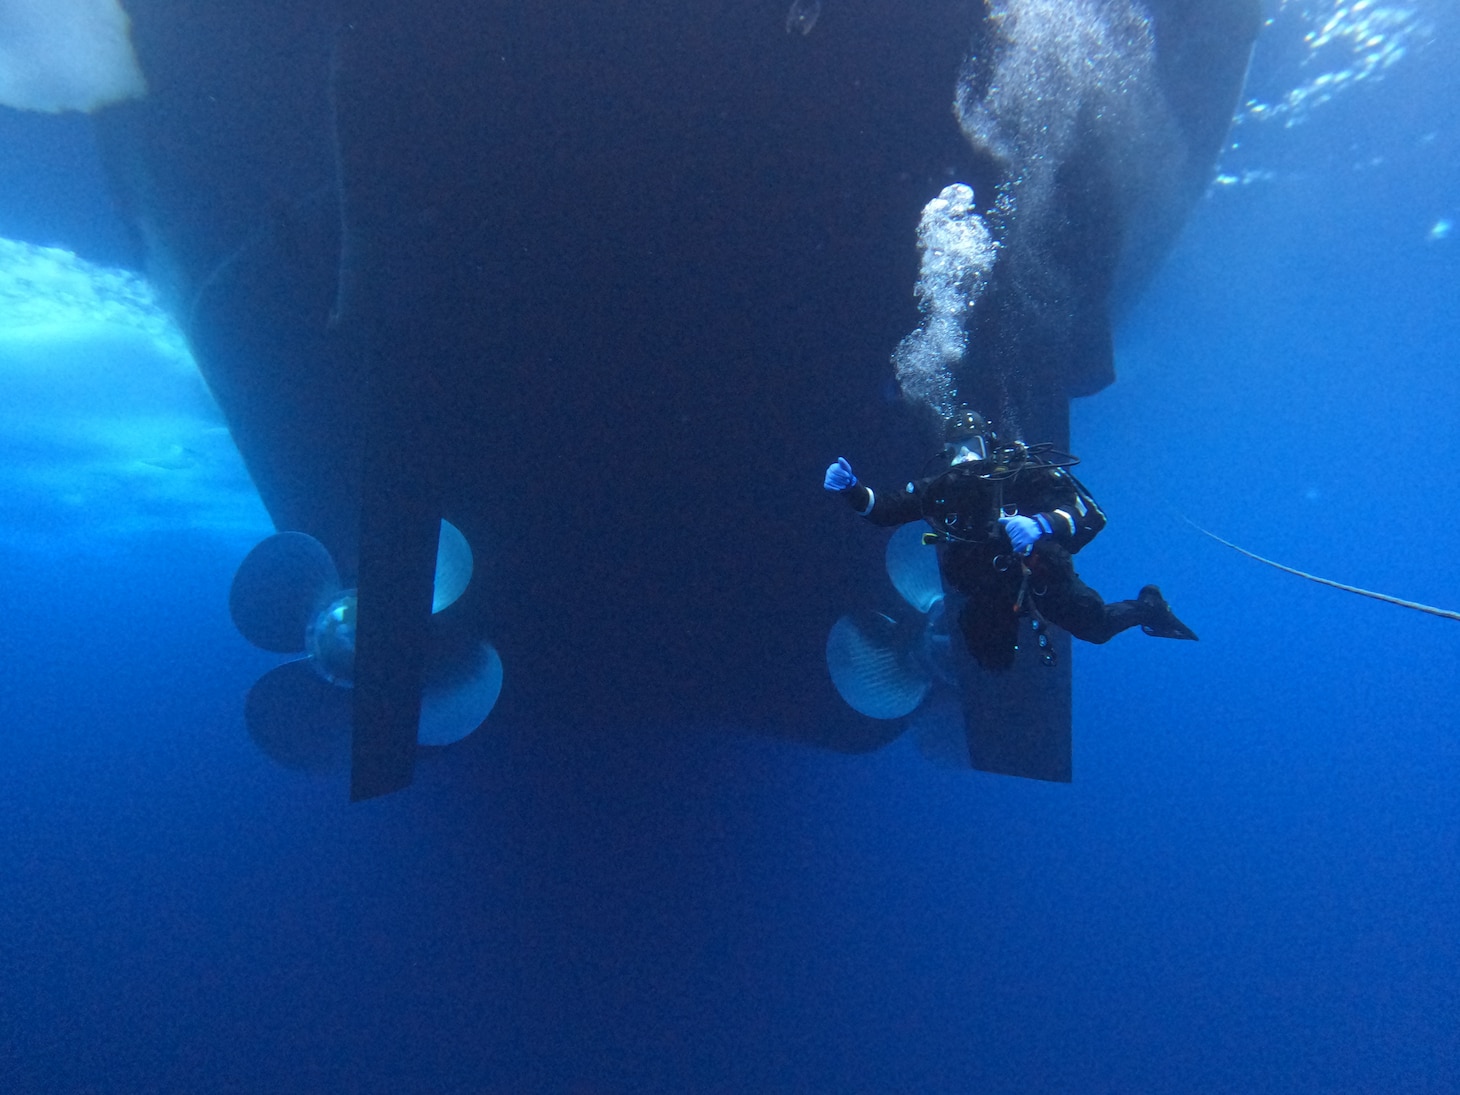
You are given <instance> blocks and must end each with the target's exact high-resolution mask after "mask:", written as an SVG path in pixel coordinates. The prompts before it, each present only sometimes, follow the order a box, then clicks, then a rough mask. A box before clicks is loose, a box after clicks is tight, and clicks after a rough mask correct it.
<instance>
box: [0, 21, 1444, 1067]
mask: <svg viewBox="0 0 1460 1095" xmlns="http://www.w3.org/2000/svg"><path fill="white" fill-rule="evenodd" d="M827 6H828V9H831V5H830V4H828V5H827ZM834 15H835V12H834V10H829V11H828V12H827V13H826V14H825V15H823V21H826V20H828V19H829V18H831V17H833V16H834ZM825 29H826V27H824V26H819V27H818V29H817V33H821V32H822V31H824V30H825ZM1441 41H1443V39H1441ZM1443 52H1444V51H1443V50H1442V49H1441V47H1440V45H1439V44H1437V45H1436V46H1434V47H1431V49H1430V50H1429V51H1428V52H1426V53H1421V54H1418V55H1415V56H1412V57H1410V58H1408V59H1407V60H1406V62H1405V64H1403V65H1401V66H1396V68H1395V69H1394V70H1393V72H1392V73H1391V74H1390V75H1389V77H1388V78H1387V79H1386V80H1385V81H1384V82H1383V83H1376V84H1372V85H1366V86H1364V87H1362V88H1359V89H1355V91H1354V92H1353V93H1352V94H1350V95H1349V96H1348V97H1347V98H1346V99H1344V100H1342V101H1336V102H1335V103H1333V104H1330V105H1329V107H1328V108H1327V113H1326V114H1319V115H1315V117H1314V118H1313V119H1312V120H1311V121H1310V122H1309V123H1308V124H1307V125H1306V126H1305V127H1303V128H1302V129H1300V130H1294V131H1292V133H1291V135H1290V136H1288V137H1286V138H1284V139H1283V140H1282V141H1277V140H1275V141H1274V143H1273V144H1272V145H1271V146H1270V147H1271V148H1272V149H1278V148H1280V149H1282V152H1281V157H1280V162H1278V161H1274V162H1278V166H1279V167H1280V168H1281V170H1279V171H1278V173H1277V177H1276V178H1274V179H1271V180H1269V181H1266V182H1263V183H1260V184H1254V185H1250V186H1246V187H1240V188H1234V189H1229V190H1223V191H1220V192H1218V193H1216V194H1214V195H1213V196H1211V197H1210V198H1209V199H1207V200H1206V201H1205V202H1204V203H1203V204H1202V206H1201V207H1200V208H1199V209H1198V211H1197V212H1196V214H1195V215H1194V217H1193V218H1192V220H1191V222H1190V224H1189V226H1188V228H1187V231H1186V233H1185V235H1184V236H1183V238H1182V240H1181V243H1180V245H1179V246H1178V248H1177V250H1176V252H1175V253H1174V254H1173V255H1172V256H1171V258H1170V260H1169V261H1168V263H1167V264H1166V266H1165V267H1164V269H1163V271H1162V273H1161V274H1160V276H1159V278H1158V280H1157V281H1156V283H1155V284H1154V285H1153V286H1152V288H1151V290H1150V291H1149V293H1148V294H1147V295H1146V296H1145V297H1144V298H1143V300H1142V302H1141V303H1140V305H1139V307H1138V309H1137V310H1136V312H1135V313H1134V314H1133V315H1131V316H1130V317H1129V318H1128V320H1127V321H1126V323H1125V324H1124V326H1123V328H1122V329H1121V332H1120V335H1119V339H1118V347H1117V368H1118V371H1119V374H1120V376H1119V380H1118V382H1117V383H1116V385H1115V386H1113V387H1112V388H1110V389H1109V390H1107V391H1106V392H1104V393H1102V394H1101V395H1099V396H1096V397H1093V398H1091V399H1088V400H1084V401H1081V402H1080V403H1078V404H1077V405H1076V409H1075V416H1074V430H1073V436H1074V444H1075V447H1076V449H1077V451H1079V452H1080V453H1081V455H1082V456H1083V457H1084V464H1083V466H1082V477H1083V478H1084V480H1085V481H1086V482H1087V484H1088V485H1089V486H1090V487H1091V488H1092V489H1093V490H1094V491H1095V493H1096V495H1097V496H1098V497H1099V499H1100V501H1101V504H1102V506H1103V507H1104V509H1105V511H1106V513H1107V515H1108V516H1109V517H1110V522H1111V523H1110V527H1109V528H1108V529H1107V530H1106V531H1105V532H1104V533H1103V534H1102V536H1101V537H1100V539H1099V541H1098V542H1097V543H1096V544H1095V545H1094V546H1093V547H1092V548H1090V549H1089V550H1088V551H1087V552H1086V553H1084V554H1082V556H1081V571H1082V574H1083V576H1084V577H1086V578H1087V579H1088V580H1089V581H1090V582H1091V583H1092V584H1094V585H1096V586H1097V587H1098V588H1101V589H1102V590H1104V591H1105V592H1106V594H1107V596H1110V597H1116V596H1128V595H1130V594H1131V593H1133V592H1134V590H1135V589H1136V588H1138V587H1139V585H1141V584H1142V583H1144V582H1146V581H1152V580H1154V581H1157V582H1159V583H1160V584H1161V586H1162V588H1163V589H1164V590H1165V592H1166V594H1167V596H1168V597H1169V598H1170V600H1171V601H1172V603H1173V605H1174V606H1175V607H1176V608H1177V610H1178V612H1179V613H1180V615H1181V616H1182V618H1183V619H1185V620H1186V621H1187V622H1188V623H1190V624H1191V625H1192V626H1193V627H1194V628H1195V629H1196V630H1197V631H1198V632H1199V633H1200V634H1201V639H1202V641H1201V643H1200V644H1174V643H1162V642H1158V641H1155V640H1151V639H1147V638H1144V637H1142V636H1139V635H1125V636H1122V637H1121V638H1119V639H1118V640H1116V641H1114V642H1112V643H1111V644H1110V645H1108V646H1105V647H1100V648H1092V647H1080V648H1079V649H1078V650H1076V652H1075V655H1074V658H1075V660H1074V674H1075V773H1076V775H1075V782H1074V783H1073V784H1072V785H1070V786H1051V785H1045V784H1037V783H1031V782H1026V781H1019V780H1011V779H1005V778H1001V777H996V776H990V775H984V774H977V773H969V772H956V771H948V770H944V769H940V768H937V767H934V766H932V765H930V764H929V763H928V762H927V761H925V760H924V759H923V758H921V757H920V756H919V755H918V754H917V752H916V750H915V749H914V748H913V746H912V745H911V743H909V742H899V743H897V744H894V745H893V746H891V747H889V748H887V749H886V750H884V751H882V752H880V753H877V754H874V755H870V756H858V757H845V756H835V755H829V754H823V753H819V752H814V751H811V750H808V749H805V748H802V747H799V746H794V745H790V744H777V743H773V742H768V741H765V740H761V739H758V738H755V737H752V736H749V735H747V734H744V733H743V732H741V731H740V729H739V728H737V727H733V726H728V727H727V726H723V725H715V726H706V725H699V724H697V723H696V721H695V718H694V712H693V711H686V712H685V713H684V719H683V721H682V722H680V723H678V724H675V725H670V726H653V727H645V726H624V725H612V724H604V725H601V726H592V727H587V728H585V729H584V732H583V733H581V734H579V735H576V736H575V737H573V738H572V740H571V741H570V742H567V741H564V740H563V738H562V737H561V736H554V735H551V734H539V733H534V732H533V731H532V729H531V727H530V726H522V725H516V724H515V725H514V726H513V727H512V729H511V732H510V733H494V732H493V727H492V724H491V722H489V723H488V724H487V726H486V727H485V728H483V730H481V731H479V732H478V733H477V734H476V735H474V736H473V737H472V738H470V739H468V741H467V742H465V743H463V744H462V745H461V746H458V747H455V748H453V749H451V750H449V751H447V752H446V753H443V754H442V755H440V756H437V757H434V758H429V759H428V760H427V761H426V762H424V763H423V764H422V765H421V766H420V768H419V770H418V773H417V778H416V782H415V784H414V785H413V786H412V787H411V788H410V789H409V790H407V791H405V792H402V793H400V794H396V795H394V796H391V797H388V798H385V799H382V800H378V801H374V802H370V803H365V804H361V805H355V806H347V805H346V804H345V803H344V791H343V787H342V786H341V784H340V783H339V782H338V781H337V780H331V779H320V780H312V779H309V778H307V777H302V776H299V775H297V774H294V773H290V772H286V771H283V770H281V769H278V768H276V767H274V766H273V765H271V763H270V762H269V761H268V760H267V759H265V758H264V757H263V756H262V755H260V754H259V753H258V752H257V751H256V750H255V749H254V748H253V747H252V746H251V745H250V743H249V741H248V739H247V736H246V735H245V733H244V729H243V720H242V708H241V698H242V696H243V694H244V693H245V692H246V690H247V688H248V686H249V685H250V684H251V683H252V681H253V680H254V679H255V678H256V677H257V676H258V674H259V673H260V672H262V671H263V670H265V669H267V668H268V667H269V666H270V665H272V664H273V661H272V660H271V659H270V658H268V657H267V656H266V655H263V654H260V653H258V652H256V651H254V650H252V649H251V648H249V647H248V646H247V645H246V644H245V643H244V642H243V640H242V639H241V638H239V637H238V636H237V635H236V634H235V633H234V632H233V630H232V628H231V626H230V624H229V621H228V617H227V612H226V604H225V599H224V591H225V590H226V588H227V584H228V581H229V579H230V577H231V574H232V571H233V568H234V566H236V564H237V562H238V559H239V558H240V557H241V554H242V551H243V550H244V549H246V546H247V545H240V544H236V543H232V542H223V541H219V540H217V539H213V538H210V537H208V536H206V535H204V534H201V533H189V534H183V535H173V536H157V537H154V538H150V539H143V540H139V541H136V542H134V543H133V544H132V546H131V547H129V549H128V551H127V552H125V553H117V552H97V553H93V554H91V555H83V556H81V557H79V558H78V557H76V556H74V555H73V556H69V557H68V558H67V559H65V560H61V561H57V560H55V559H48V558H46V557H45V556H44V555H43V554H37V553H35V552H20V551H11V552H8V553H7V554H6V556H5V557H4V558H3V560H0V563H3V566H0V606H3V615H0V665H3V670H4V671H3V676H0V679H3V688H0V733H3V749H4V757H5V763H4V764H3V766H0V825H3V831H4V833H5V837H4V840H3V841H0V1090H5V1091H23V1092H146V1091H177V1092H185V1091H186V1092H191V1091H238V1092H279V1093H284V1092H321V1091H369V1092H376V1091H379V1092H478V1091H490V1092H570V1091H572V1092H647V1091H655V1092H681V1091H686V1092H687V1091H695V1092H773V1091H787V1092H789V1091H808V1092H828V1093H840V1092H923V1091H926V1092H973V1091H977V1092H1177V1091H1205V1092H1283V1093H1287V1092H1334V1091H1345V1092H1398V1091H1404V1092H1448V1091H1454V1090H1457V1089H1460V1033H1457V1032H1460V1023H1457V1021H1456V1017H1457V1016H1460V943H1457V925H1460V775H1457V772H1460V720H1457V717H1456V693H1457V685H1460V672H1457V656H1460V627H1457V625H1456V624H1455V623H1454V622H1452V621H1447V620H1442V619H1437V618H1434V617H1430V616H1426V615H1422V614H1419V613H1415V612H1409V611H1405V610H1402V609H1399V608H1396V607H1393V606H1389V605H1384V604H1379V603H1376V602H1372V601H1367V600H1363V599H1361V598H1357V597H1354V596H1350V595H1347V594H1343V593H1339V592H1337V591H1334V590H1331V589H1326V588H1321V587H1319V586H1317V585H1313V584H1310V583H1307V582H1304V581H1302V580H1301V579H1298V578H1294V577H1291V576H1288V575H1283V574H1280V573H1278V572H1276V571H1273V570H1270V569H1267V568H1264V567H1262V566H1260V565H1259V564H1257V563H1254V562H1252V561H1250V560H1247V559H1245V558H1243V557H1241V556H1239V555H1237V554H1235V553H1233V552H1231V551H1230V550H1228V549H1227V548H1224V547H1222V546H1220V545H1218V544H1215V543H1213V542H1212V541H1210V540H1208V539H1206V538H1204V537H1202V536H1201V535H1200V534H1199V533H1197V532H1195V531H1193V530H1192V529H1191V528H1190V527H1189V526H1187V525H1186V524H1184V523H1183V522H1182V521H1181V519H1180V518H1179V517H1178V516H1177V513H1178V512H1180V513H1185V514H1187V515H1189V516H1191V517H1193V518H1195V519H1197V520H1199V521H1202V522H1203V523H1205V524H1207V525H1208V526H1209V527H1211V528H1212V529H1213V530H1214V531H1216V532H1218V533H1220V534H1221V535H1223V536H1227V537H1229V538H1231V539H1234V540H1236V541H1238V542H1240V543H1243V544H1245V545H1247V546H1250V547H1251V548H1252V549H1254V550H1257V551H1260V552H1262V553H1263V554H1266V555H1270V556H1274V557H1277V558H1280V559H1282V560H1284V561H1285V562H1288V563H1290V564H1291V565H1294V566H1297V567H1300V568H1302V569H1306V570H1312V571H1317V572H1320V573H1323V574H1327V575H1330V576H1332V577H1335V578H1338V579H1341V580H1343V581H1347V582H1351V583H1355V584H1358V585H1361V586H1368V587H1374V588H1379V589H1383V590H1385V591H1387V592H1390V593H1393V594H1396V595H1399V596H1403V597H1407V598H1413V599H1415V600H1419V601H1424V602H1427V603H1431V604H1438V605H1442V606H1446V607H1449V608H1456V607H1460V562H1457V561H1456V557H1455V553H1454V543H1455V536H1454V528H1455V526H1456V522H1457V519H1460V511H1457V506H1456V501H1455V497H1456V493H1455V477H1456V471H1455V469H1456V467H1457V466H1460V374H1457V372H1456V370H1455V368H1454V363H1455V361H1456V360H1457V357H1460V310H1457V308H1456V306H1455V302H1456V299H1457V293H1456V289H1457V285H1460V237H1454V238H1432V234H1431V229H1432V227H1433V226H1434V225H1435V224H1436V223H1437V222H1438V221H1440V220H1442V219H1444V218H1456V217H1457V216H1460V192H1457V190H1456V186H1455V179H1456V178H1457V177H1460V144H1457V139H1456V135H1455V132H1454V130H1453V126H1452V125H1451V123H1450V121H1449V119H1450V116H1451V114H1452V113H1453V111H1454V109H1455V106H1456V103H1457V96H1456V86H1455V83H1454V77H1453V76H1451V75H1449V74H1447V73H1446V72H1445V71H1444V69H1445V62H1444V61H1443V60H1442V58H1441V54H1442V53H1443ZM1284 142H1285V143H1284ZM1272 155H1274V156H1276V155H1277V153H1275V152H1274V153H1272ZM1375 161H1377V162H1375ZM36 170H37V172H56V173H57V174H58V177H65V176H66V173H67V172H68V171H70V168H69V167H61V166H56V165H46V164H41V163H38V164H37V166H36ZM36 200H37V201H39V200H40V199H39V198H37V199H36ZM30 215H33V214H32V213H30V212H27V216H30ZM74 216H76V217H80V216H81V215H80V214H75V215H74ZM75 223H79V222H75ZM10 234H12V235H13V234H16V233H15V232H10ZM911 246H912V242H911V233H910V232H909V247H911ZM890 349H891V347H889V350H890ZM827 455H828V457H829V456H831V455H834V454H827ZM819 476H820V467H819V466H808V467H806V468H805V469H803V475H802V478H804V479H805V480H806V481H807V482H808V484H814V483H816V482H817V481H818V480H819ZM807 499H808V501H807V504H808V505H813V504H816V503H818V502H820V501H822V499H820V498H819V497H818V496H817V495H816V493H814V492H812V491H808V493H807ZM858 531H859V532H861V531H862V530H858ZM869 535H870V534H869ZM827 623H828V624H829V623H830V621H827ZM504 657H505V658H506V660H507V661H508V665H509V670H508V685H507V687H508V688H511V686H512V677H511V668H510V659H511V654H510V651H506V652H504Z"/></svg>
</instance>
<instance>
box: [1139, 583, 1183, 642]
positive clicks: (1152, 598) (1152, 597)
mask: <svg viewBox="0 0 1460 1095" xmlns="http://www.w3.org/2000/svg"><path fill="white" fill-rule="evenodd" d="M1140 601H1141V603H1142V604H1144V605H1146V606H1147V607H1148V608H1150V609H1151V612H1152V617H1151V622H1150V623H1145V624H1142V625H1141V630H1142V631H1144V632H1145V633H1146V634H1147V635H1154V636H1156V638H1158V639H1190V640H1192V641H1193V642H1195V641H1196V632H1195V631H1193V630H1192V629H1191V628H1189V627H1187V626H1186V625H1185V624H1184V623H1182V622H1181V621H1180V620H1178V619H1177V618H1176V613H1174V612H1172V611H1171V606H1170V605H1168V604H1167V603H1166V598H1165V597H1163V596H1161V591H1160V590H1159V589H1157V588H1156V587H1155V586H1146V587H1145V588H1144V589H1142V590H1141V595H1140Z"/></svg>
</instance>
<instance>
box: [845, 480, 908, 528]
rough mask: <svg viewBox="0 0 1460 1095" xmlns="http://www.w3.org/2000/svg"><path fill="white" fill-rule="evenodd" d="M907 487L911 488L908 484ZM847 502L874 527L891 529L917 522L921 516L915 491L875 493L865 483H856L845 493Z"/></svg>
mask: <svg viewBox="0 0 1460 1095" xmlns="http://www.w3.org/2000/svg"><path fill="white" fill-rule="evenodd" d="M908 487H910V488H911V487H913V484H911V483H909V484H908ZM846 499H847V502H848V503H850V505H851V507H852V509H854V510H856V511H857V512H858V513H859V514H861V515H862V517H864V518H865V519H866V520H868V521H870V522H872V524H874V525H882V526H883V527H891V526H892V525H905V524H907V523H908V522H909V521H919V520H921V519H922V516H923V505H922V502H921V500H920V499H919V498H918V494H917V491H916V489H915V488H914V489H911V490H908V489H904V490H900V491H876V490H873V489H872V488H871V487H869V486H867V484H865V483H858V484H857V485H856V486H854V487H852V488H851V489H850V490H848V491H847V492H846Z"/></svg>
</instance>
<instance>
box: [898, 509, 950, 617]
mask: <svg viewBox="0 0 1460 1095" xmlns="http://www.w3.org/2000/svg"><path fill="white" fill-rule="evenodd" d="M925 531H927V526H926V525H924V524H923V523H922V522H920V521H919V522H915V523H913V524H910V525H903V526H901V527H900V528H899V529H898V530H897V531H896V532H894V533H893V534H892V538H891V539H890V540H888V541H887V576H888V577H889V578H891V579H892V584H893V586H894V587H895V588H896V590H897V592H898V593H900V594H902V599H903V600H904V601H906V602H907V603H908V604H910V605H912V606H913V608H915V609H917V610H918V611H919V612H921V613H923V614H924V615H926V614H927V613H928V612H929V611H930V610H931V609H932V607H933V606H934V605H935V604H937V603H938V602H939V601H941V600H942V599H943V575H942V573H941V572H940V571H939V570H938V550H937V548H935V547H933V546H932V545H930V544H924V543H923V533H924V532H925Z"/></svg>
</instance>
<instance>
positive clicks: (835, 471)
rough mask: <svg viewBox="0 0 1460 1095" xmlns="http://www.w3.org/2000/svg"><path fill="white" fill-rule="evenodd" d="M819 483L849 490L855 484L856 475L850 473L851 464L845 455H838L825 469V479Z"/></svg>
mask: <svg viewBox="0 0 1460 1095" xmlns="http://www.w3.org/2000/svg"><path fill="white" fill-rule="evenodd" d="M821 485H822V486H824V487H825V488H826V489H827V490H836V491H842V490H851V489H852V488H853V487H855V486H856V485H857V477H856V476H855V475H853V474H852V466H851V465H850V464H848V463H847V458H846V457H845V456H838V457H837V458H836V463H835V464H833V465H832V466H831V467H829V468H827V469H826V481H825V482H823V483H822V484H821Z"/></svg>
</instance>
